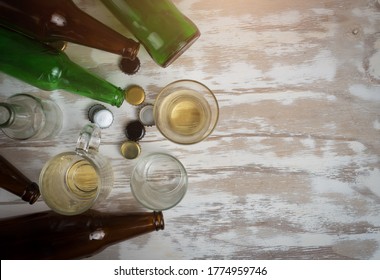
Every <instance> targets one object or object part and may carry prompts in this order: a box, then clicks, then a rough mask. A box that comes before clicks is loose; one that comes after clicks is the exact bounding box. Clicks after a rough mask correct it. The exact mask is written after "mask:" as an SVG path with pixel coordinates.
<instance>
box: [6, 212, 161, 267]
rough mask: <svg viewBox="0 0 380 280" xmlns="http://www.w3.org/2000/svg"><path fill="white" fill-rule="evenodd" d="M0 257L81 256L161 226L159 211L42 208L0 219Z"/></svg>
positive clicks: (46, 257) (48, 257)
mask: <svg viewBox="0 0 380 280" xmlns="http://www.w3.org/2000/svg"><path fill="white" fill-rule="evenodd" d="M0 228H1V231H0V258H1V259H2V260H9V259H24V260H28V259H60V260H63V259H81V258H85V257H89V256H91V255H94V254H96V253H98V252H100V251H102V250H104V249H105V248H106V247H108V246H110V245H113V244H116V243H119V242H122V241H124V240H127V239H130V238H133V237H136V236H138V235H142V234H147V233H149V232H153V231H158V230H163V229H164V218H163V215H162V212H136V213H101V212H98V211H95V210H89V211H87V212H85V213H83V214H80V215H76V216H63V215H59V214H57V213H55V212H53V211H45V212H40V213H35V214H28V215H23V216H18V217H11V218H5V219H1V220H0Z"/></svg>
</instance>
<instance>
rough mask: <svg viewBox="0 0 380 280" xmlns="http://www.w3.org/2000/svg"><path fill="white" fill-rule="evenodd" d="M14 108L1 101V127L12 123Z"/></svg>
mask: <svg viewBox="0 0 380 280" xmlns="http://www.w3.org/2000/svg"><path fill="white" fill-rule="evenodd" d="M11 119H12V110H11V109H10V108H9V107H8V105H6V104H4V103H0V127H4V126H7V125H9V124H10V123H11Z"/></svg>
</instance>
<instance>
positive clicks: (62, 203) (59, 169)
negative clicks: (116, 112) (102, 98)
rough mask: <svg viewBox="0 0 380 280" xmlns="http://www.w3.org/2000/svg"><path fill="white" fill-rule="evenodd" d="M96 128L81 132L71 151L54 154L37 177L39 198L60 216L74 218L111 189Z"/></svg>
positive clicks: (109, 172) (91, 126) (108, 166)
mask: <svg viewBox="0 0 380 280" xmlns="http://www.w3.org/2000/svg"><path fill="white" fill-rule="evenodd" d="M99 145H100V128H99V127H97V126H96V125H95V124H88V125H86V126H84V128H83V129H82V131H81V133H80V135H79V138H78V141H77V146H76V149H75V151H68V152H64V153H61V154H58V155H56V156H55V157H53V158H52V159H50V160H49V161H48V162H47V163H46V164H45V165H44V167H43V169H42V171H41V174H40V181H39V182H40V189H41V196H42V198H43V199H44V201H45V202H46V204H47V205H48V206H49V207H50V208H51V209H52V210H54V211H55V212H57V213H59V214H62V215H77V214H80V213H83V212H85V211H86V210H88V209H90V208H91V207H92V206H93V205H94V204H95V202H100V201H102V200H104V199H105V198H106V197H107V196H108V194H109V193H110V192H111V190H112V187H113V171H112V166H111V163H110V162H109V161H108V159H107V158H106V157H104V156H103V155H101V154H99V152H98V148H99Z"/></svg>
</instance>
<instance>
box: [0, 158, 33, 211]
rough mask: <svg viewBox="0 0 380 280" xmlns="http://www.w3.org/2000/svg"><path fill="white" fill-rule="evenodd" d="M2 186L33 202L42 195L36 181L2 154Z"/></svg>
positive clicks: (0, 167) (0, 164)
mask: <svg viewBox="0 0 380 280" xmlns="http://www.w3.org/2000/svg"><path fill="white" fill-rule="evenodd" d="M0 187H1V188H3V189H5V190H7V191H9V192H11V193H13V194H15V195H17V196H19V197H21V198H22V199H23V200H24V201H27V202H29V203H30V204H33V203H34V202H36V200H37V199H38V198H39V196H40V190H39V187H38V185H37V184H36V183H34V182H32V181H30V180H29V179H28V178H27V177H26V176H25V175H24V174H22V173H21V172H20V171H19V170H18V169H17V168H16V167H15V166H13V165H12V164H11V163H10V162H9V161H7V160H6V159H5V158H4V157H2V156H1V155H0Z"/></svg>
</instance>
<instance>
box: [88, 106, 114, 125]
mask: <svg viewBox="0 0 380 280" xmlns="http://www.w3.org/2000/svg"><path fill="white" fill-rule="evenodd" d="M88 118H89V120H90V121H91V122H93V123H95V124H96V125H98V126H99V127H100V128H108V127H110V126H111V124H112V122H113V114H112V112H111V111H110V110H108V109H107V108H106V107H105V106H103V105H101V104H96V105H94V106H92V107H91V108H90V109H89V111H88Z"/></svg>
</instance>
